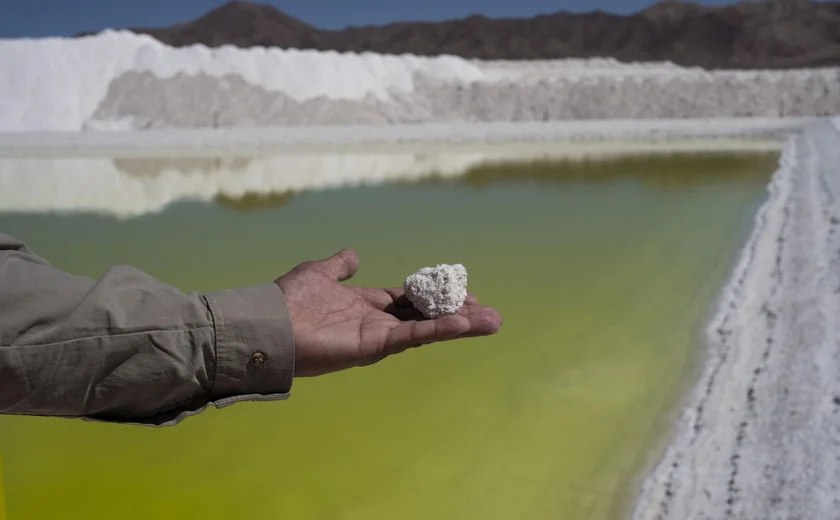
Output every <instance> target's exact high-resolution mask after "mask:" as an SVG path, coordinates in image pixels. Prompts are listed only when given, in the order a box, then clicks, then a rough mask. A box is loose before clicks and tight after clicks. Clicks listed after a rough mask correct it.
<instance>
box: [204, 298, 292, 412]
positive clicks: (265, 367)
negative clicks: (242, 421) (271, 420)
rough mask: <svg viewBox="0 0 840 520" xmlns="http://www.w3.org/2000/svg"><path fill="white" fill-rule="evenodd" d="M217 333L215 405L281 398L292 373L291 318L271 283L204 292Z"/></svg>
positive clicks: (289, 382)
mask: <svg viewBox="0 0 840 520" xmlns="http://www.w3.org/2000/svg"><path fill="white" fill-rule="evenodd" d="M205 298H206V300H207V305H208V307H209V309H210V313H211V314H212V316H213V327H214V329H215V333H216V345H215V347H216V375H215V383H214V385H213V390H212V392H211V395H210V400H211V401H212V402H213V404H214V405H215V406H216V407H217V408H221V407H223V406H227V405H230V404H233V403H236V402H239V401H255V400H261V401H265V400H275V399H285V398H287V397H288V395H289V391H290V390H291V388H292V379H293V378H294V373H295V345H294V336H293V335H292V321H291V318H290V316H289V311H288V309H287V308H286V299H285V297H284V296H283V291H281V290H280V288H279V287H277V285H276V284H274V283H266V284H261V285H254V286H251V287H245V288H241V289H231V290H227V291H218V292H212V293H208V294H205Z"/></svg>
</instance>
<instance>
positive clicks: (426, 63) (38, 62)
mask: <svg viewBox="0 0 840 520" xmlns="http://www.w3.org/2000/svg"><path fill="white" fill-rule="evenodd" d="M0 70H2V71H3V72H2V74H0V103H2V110H0V131H5V132H16V131H31V130H81V129H82V127H83V125H84V123H85V122H86V121H87V120H88V119H90V118H91V116H92V115H93V113H94V112H95V110H96V108H97V106H98V105H99V103H100V102H101V101H102V99H104V98H105V95H106V93H107V91H108V87H109V85H110V84H111V81H113V80H114V79H116V78H118V77H119V76H121V75H122V74H124V73H126V72H129V71H133V72H151V73H152V74H154V75H155V76H157V77H159V78H162V79H165V78H171V77H173V76H175V75H177V74H188V75H191V74H198V73H205V74H208V75H211V76H217V77H221V76H224V75H226V74H235V75H238V76H241V77H242V78H244V79H245V80H246V81H247V82H248V83H251V84H254V85H259V86H261V87H263V88H265V89H266V90H270V91H276V92H283V93H284V94H286V95H287V96H289V97H291V98H293V99H295V100H298V101H305V100H309V99H313V98H317V97H321V96H323V97H327V98H330V99H347V100H362V99H364V98H365V97H367V96H375V97H379V98H382V99H388V98H389V97H390V95H391V94H392V93H408V92H411V91H412V90H413V88H414V74H415V73H418V72H419V73H423V74H425V75H428V76H430V77H433V78H441V79H446V80H454V81H461V82H470V81H476V80H479V79H483V78H484V74H483V72H482V71H481V69H480V68H479V67H478V66H476V65H473V64H471V63H469V62H467V61H465V60H463V59H461V58H456V57H452V56H442V57H435V58H426V57H419V56H412V55H403V56H386V55H380V54H374V53H365V54H352V53H345V54H339V53H337V52H317V51H312V50H296V49H288V50H281V49H277V48H264V47H254V48H251V49H247V50H242V49H238V48H236V47H233V46H224V47H220V48H208V47H206V46H203V45H193V46H190V47H184V48H173V47H169V46H167V45H164V44H162V43H160V42H159V41H157V40H155V39H154V38H152V37H150V36H146V35H136V34H134V33H130V32H127V31H110V30H109V31H105V32H103V33H101V34H99V35H96V36H88V37H84V38H73V39H68V38H45V39H21V40H0Z"/></svg>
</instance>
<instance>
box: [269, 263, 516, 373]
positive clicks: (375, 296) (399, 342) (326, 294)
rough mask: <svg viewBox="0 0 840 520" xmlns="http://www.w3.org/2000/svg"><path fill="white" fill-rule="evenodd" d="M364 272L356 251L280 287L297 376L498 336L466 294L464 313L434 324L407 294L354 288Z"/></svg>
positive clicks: (487, 313) (290, 276) (306, 266)
mask: <svg viewBox="0 0 840 520" xmlns="http://www.w3.org/2000/svg"><path fill="white" fill-rule="evenodd" d="M358 266H359V257H358V256H357V255H356V253H355V252H354V251H353V250H352V249H344V250H342V251H339V252H338V253H337V254H335V255H333V256H331V257H329V258H327V259H325V260H320V261H313V262H304V263H302V264H300V265H298V266H297V267H295V268H294V269H292V270H291V271H289V272H288V273H287V274H285V275H283V276H281V277H280V278H278V279H277V280H275V282H274V283H276V284H277V286H278V287H280V289H281V290H282V291H283V295H284V296H285V298H286V306H287V307H288V309H289V314H290V315H291V319H292V331H293V333H294V337H295V376H298V377H300V376H316V375H320V374H326V373H329V372H336V371H339V370H344V369H346V368H351V367H354V366H361V365H370V364H372V363H376V362H377V361H380V360H382V359H384V358H385V357H387V356H390V355H392V354H397V353H399V352H403V351H405V350H407V349H409V348H412V347H418V346H420V345H425V344H428V343H433V342H436V341H447V340H453V339H458V338H467V337H474V336H486V335H490V334H495V333H496V332H497V331H498V330H499V327H501V325H502V318H501V316H500V315H499V313H498V312H497V311H495V310H494V309H491V308H489V307H484V306H482V305H479V304H478V301H477V300H476V299H475V297H474V296H472V295H468V296H467V300H466V302H465V304H464V306H463V307H462V308H461V311H460V312H459V313H458V314H455V315H452V316H444V317H442V318H438V319H434V320H428V319H425V318H423V315H422V314H420V311H418V310H417V309H415V308H414V307H413V306H412V305H411V302H409V301H408V299H407V298H406V297H405V294H404V292H403V290H402V289H401V288H399V289H397V288H395V289H375V288H369V287H352V286H347V285H342V284H341V283H339V282H343V281H345V280H348V279H350V278H351V277H352V276H353V275H354V274H356V270H357V269H358Z"/></svg>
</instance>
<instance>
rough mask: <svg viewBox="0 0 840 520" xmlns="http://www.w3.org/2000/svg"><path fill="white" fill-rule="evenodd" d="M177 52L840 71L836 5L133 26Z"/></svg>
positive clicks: (217, 19)
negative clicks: (322, 24)
mask: <svg viewBox="0 0 840 520" xmlns="http://www.w3.org/2000/svg"><path fill="white" fill-rule="evenodd" d="M130 30H131V31H133V32H136V33H141V34H148V35H151V36H153V37H155V38H157V39H158V40H160V41H161V42H164V43H166V44H169V45H172V46H175V47H181V46H188V45H193V44H196V43H200V44H203V45H206V46H209V47H219V46H222V45H226V44H231V45H235V46H238V47H253V46H265V47H280V48H298V49H317V50H336V51H352V52H363V51H372V52H377V53H383V54H402V53H409V54H416V55H420V56H430V55H440V54H452V55H456V56H461V57H464V58H479V59H493V60H495V59H506V60H524V59H528V60H533V59H557V58H587V57H596V56H597V57H612V58H616V59H618V60H620V61H625V62H631V61H663V60H666V61H672V62H674V63H677V64H680V65H684V66H700V67H705V68H746V69H754V68H799V67H820V66H834V65H840V3H836V2H812V1H810V0H772V1H767V2H740V3H735V4H732V5H728V6H723V7H707V6H703V5H700V4H694V3H690V2H677V1H667V2H662V3H659V4H656V5H653V6H651V7H649V8H648V9H645V10H643V11H641V12H639V13H635V14H632V15H617V14H611V13H606V12H603V11H592V12H588V13H570V12H563V11H561V12H557V13H553V14H546V15H538V16H534V17H532V18H510V19H489V18H485V17H482V16H478V15H476V16H470V17H468V18H464V19H461V20H450V21H444V22H435V23H424V22H401V23H392V24H388V25H382V26H366V27H348V28H346V29H342V30H336V31H332V30H323V29H319V28H317V27H313V26H311V25H309V24H307V23H305V22H303V21H301V20H297V19H295V18H293V17H291V16H289V15H287V14H285V13H283V12H281V11H279V10H277V9H276V8H274V7H273V6H270V5H261V4H253V3H246V2H231V3H228V4H225V5H224V6H222V7H219V8H217V9H214V10H212V11H210V12H209V13H207V14H205V15H204V16H201V17H200V18H197V19H195V20H192V21H188V22H185V23H180V24H177V25H173V26H171V27H166V28H131V29H130Z"/></svg>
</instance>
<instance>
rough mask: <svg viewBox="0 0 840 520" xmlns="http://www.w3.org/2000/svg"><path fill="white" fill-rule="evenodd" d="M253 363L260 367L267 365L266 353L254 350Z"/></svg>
mask: <svg viewBox="0 0 840 520" xmlns="http://www.w3.org/2000/svg"><path fill="white" fill-rule="evenodd" d="M251 364H252V365H254V366H258V367H259V366H263V365H265V354H263V353H262V352H254V354H253V355H252V356H251Z"/></svg>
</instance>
